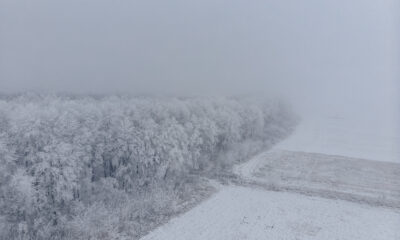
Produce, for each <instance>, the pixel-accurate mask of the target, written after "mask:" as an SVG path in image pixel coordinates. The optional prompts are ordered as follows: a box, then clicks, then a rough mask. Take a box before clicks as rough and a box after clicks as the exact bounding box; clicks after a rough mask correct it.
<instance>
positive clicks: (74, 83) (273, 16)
mask: <svg viewBox="0 0 400 240" xmlns="http://www.w3.org/2000/svg"><path fill="white" fill-rule="evenodd" d="M399 13H400V4H399V1H397V0H380V1H375V0H354V1H345V0H340V1H337V0H328V1H317V0H309V1H295V0H287V1H239V0H234V1H226V0H217V1H215V0H204V1H183V0H172V1H152V0H151V1H123V0H119V1H105V0H79V1H78V0H72V1H50V0H47V1H46V0H38V1H28V0H21V1H15V0H2V1H0V91H1V92H6V93H7V92H21V91H39V92H75V93H121V92H122V93H134V94H168V95H170V94H179V95H230V94H270V95H271V94H273V95H279V96H283V97H284V98H286V99H288V100H289V101H290V102H292V104H294V105H295V107H297V109H300V111H304V112H316V111H327V112H335V111H339V112H342V113H346V114H348V115H352V116H359V117H361V118H363V119H365V118H367V117H368V118H369V117H371V119H373V120H371V121H379V123H381V125H388V124H389V125H390V126H394V125H396V121H397V120H398V119H396V118H397V117H396V116H398V111H399V109H400V107H399V102H400V99H399V95H400V94H399V92H400V87H399V84H398V82H399V79H400V78H399V77H400V73H399V68H400V67H399V66H400V47H399V45H400V44H399V43H400V33H399V31H400V30H399V29H400V14H399ZM390 129H391V130H393V128H392V127H391V128H390Z"/></svg>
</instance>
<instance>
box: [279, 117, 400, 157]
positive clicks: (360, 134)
mask: <svg viewBox="0 0 400 240" xmlns="http://www.w3.org/2000/svg"><path fill="white" fill-rule="evenodd" d="M310 116H311V117H310ZM398 125H399V123H396V122H395V121H394V120H393V121H389V120H388V121H384V120H382V119H379V116H377V117H371V116H368V117H366V116H364V115H360V116H356V117H348V116H343V115H330V116H329V115H328V116H323V115H322V116H312V115H311V114H310V115H309V116H308V117H305V118H304V119H303V120H302V121H301V123H300V124H299V126H298V127H297V129H296V131H295V132H294V133H293V135H292V136H291V137H289V138H288V139H286V140H284V141H283V142H282V143H280V144H279V145H278V146H277V148H280V149H284V150H291V151H302V152H314V153H325V154H332V155H341V156H347V157H353V158H362V159H370V160H376V161H389V162H397V163H400V131H399V129H398Z"/></svg>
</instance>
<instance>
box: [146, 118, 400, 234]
mask: <svg viewBox="0 0 400 240" xmlns="http://www.w3.org/2000/svg"><path fill="white" fill-rule="evenodd" d="M354 116H356V117H355V118H354V117H353V118H349V117H345V116H342V115H330V116H322V117H321V116H320V117H309V118H306V119H303V121H302V122H301V123H300V125H299V126H298V128H297V130H296V131H295V133H294V134H293V135H292V136H291V137H289V138H288V139H287V140H285V141H283V142H282V143H280V144H278V145H277V146H276V147H275V148H274V149H273V150H272V151H268V152H264V153H261V154H260V155H258V156H256V157H254V158H253V159H252V160H250V161H249V162H246V163H244V164H242V165H239V166H237V167H235V168H234V173H236V174H238V175H239V176H240V177H241V178H243V179H245V180H246V181H249V182H254V184H258V188H255V187H253V186H251V185H247V187H238V186H228V187H223V188H221V190H220V191H219V192H218V193H217V194H216V195H214V196H213V197H212V198H210V199H209V200H208V201H206V202H204V203H202V204H200V205H199V206H197V207H195V208H194V209H192V210H191V211H189V212H187V213H185V214H183V215H182V216H180V217H178V218H175V219H172V220H171V221H170V222H169V223H167V224H166V225H164V226H161V227H160V228H158V229H156V230H155V231H153V232H151V233H150V234H149V235H147V236H145V237H144V238H142V239H143V240H157V239H162V240H179V239H182V240H183V239H185V240H186V239H191V240H196V239H199V240H200V239H207V240H212V239H218V240H224V239H226V240H234V239H249V240H250V239H254V240H255V239H257V240H261V239H271V240H279V239H285V240H290V239H296V240H297V239H320V240H330V239H341V240H346V239H349V240H350V239H351V240H353V239H358V240H363V239H368V240H373V239H379V240H383V239H384V240H392V239H393V240H397V239H400V230H399V226H400V208H399V205H398V204H399V198H398V197H399V194H400V192H399V189H400V188H398V187H399V184H400V179H399V176H400V174H399V171H400V165H399V164H398V163H400V131H397V129H398V128H397V127H398V126H397V125H396V123H395V122H393V121H392V122H390V124H385V123H384V121H381V120H380V119H379V116H376V117H372V118H364V116H362V115H357V114H355V115H354ZM357 118H358V119H357ZM341 156H343V157H341ZM363 159H370V160H376V161H366V160H363ZM379 161H380V162H379ZM389 162H393V163H389ZM263 184H273V185H274V184H275V186H274V187H272V188H268V186H264V185H263ZM260 186H264V188H262V187H261V188H260ZM266 189H273V190H275V191H267V190H266ZM281 190H282V191H281ZM290 191H292V192H290ZM299 193H302V194H299ZM309 193H312V194H309ZM310 195H311V196H310ZM328 195H329V196H328ZM317 196H318V197H317ZM343 199H345V200H346V201H345V200H343ZM365 203H368V204H365ZM382 206H386V207H382Z"/></svg>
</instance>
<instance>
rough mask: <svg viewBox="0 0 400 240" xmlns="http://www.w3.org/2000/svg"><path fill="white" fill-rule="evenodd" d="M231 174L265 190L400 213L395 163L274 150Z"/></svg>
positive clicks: (398, 173)
mask: <svg viewBox="0 0 400 240" xmlns="http://www.w3.org/2000/svg"><path fill="white" fill-rule="evenodd" d="M234 172H235V173H236V174H238V175H240V176H241V178H242V179H246V180H247V181H248V182H250V183H253V184H256V185H259V186H263V187H264V188H265V189H272V190H275V191H291V192H298V193H302V194H308V195H314V196H321V197H325V198H337V199H345V200H349V201H354V202H362V203H368V204H371V205H376V206H388V207H395V208H399V209H400V164H398V163H392V162H379V161H370V160H364V159H354V158H348V157H342V156H336V155H326V154H320V153H305V152H293V151H283V150H277V149H275V150H272V151H268V152H265V153H263V154H260V155H258V156H256V157H254V158H253V159H251V160H250V161H249V162H247V163H244V164H242V165H239V166H236V167H235V169H234Z"/></svg>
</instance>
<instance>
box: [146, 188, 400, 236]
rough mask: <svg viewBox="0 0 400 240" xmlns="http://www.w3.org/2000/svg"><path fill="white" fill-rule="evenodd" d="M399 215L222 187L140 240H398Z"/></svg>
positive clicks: (252, 190)
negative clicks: (196, 205)
mask: <svg viewBox="0 0 400 240" xmlns="http://www.w3.org/2000/svg"><path fill="white" fill-rule="evenodd" d="M398 226H400V213H399V212H398V211H394V210H392V209H385V208H375V207H371V206H367V205H359V204H356V203H352V202H347V201H341V200H331V199H323V198H316V197H309V196H304V195H299V194H293V193H283V192H270V191H264V190H257V189H252V188H243V187H225V188H223V189H222V190H221V191H220V192H219V193H218V194H217V195H215V196H213V197H212V198H211V199H209V200H208V201H206V202H204V203H203V204H201V205H199V206H198V207H196V208H194V209H193V210H191V211H190V212H188V213H186V214H184V215H183V216H181V217H179V218H176V219H173V220H172V221H170V222H169V223H168V224H166V225H164V226H162V227H160V228H159V229H157V230H155V231H154V232H152V233H150V234H149V235H147V236H145V237H144V238H142V239H143V240H169V239H171V240H172V239H173V240H187V239H191V240H204V239H207V240H212V239H215V240H223V239H226V240H228V239H229V240H235V239H238V240H239V239H254V240H256V239H257V240H260V239H274V240H276V239H287V240H289V239H293V240H294V239H324V240H330V239H332V240H333V239H341V240H347V239H348V240H354V239H358V240H362V239H365V240H374V239H376V240H383V239H385V240H397V239H400V231H399V230H398Z"/></svg>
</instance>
